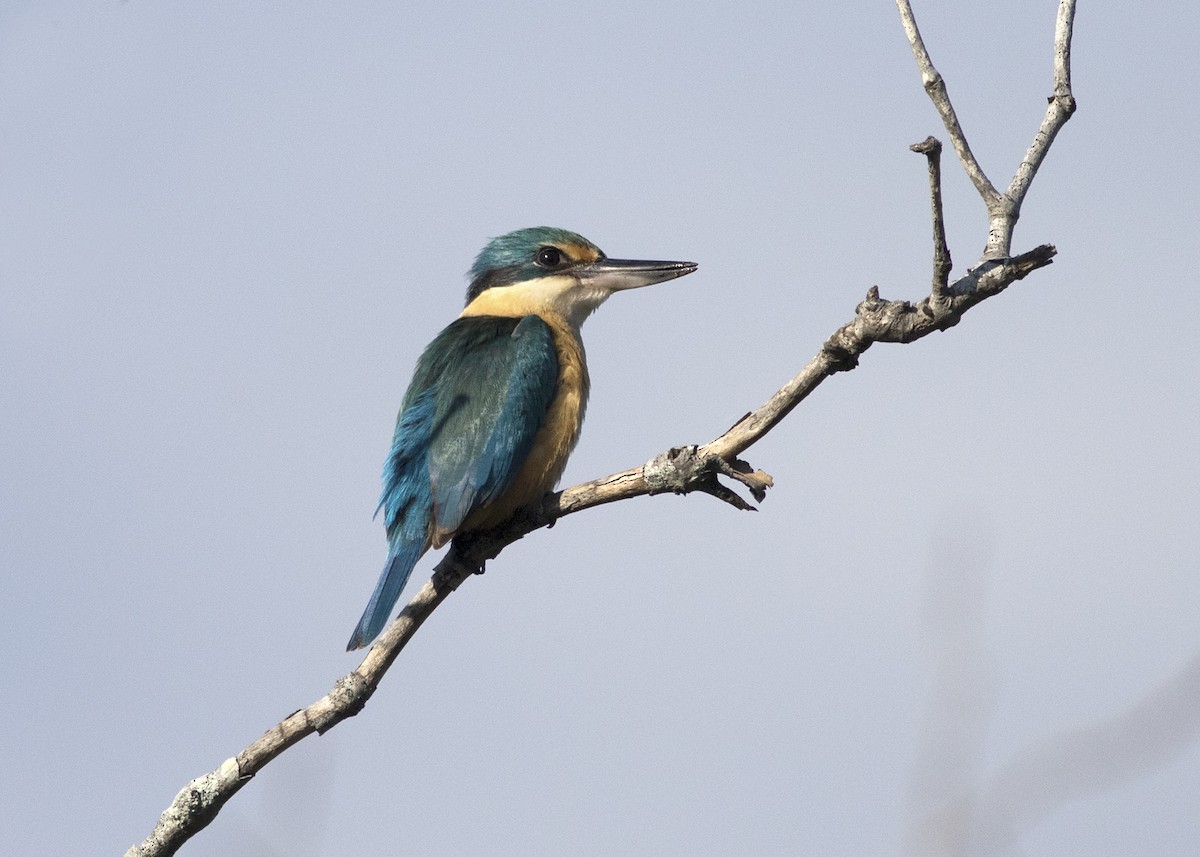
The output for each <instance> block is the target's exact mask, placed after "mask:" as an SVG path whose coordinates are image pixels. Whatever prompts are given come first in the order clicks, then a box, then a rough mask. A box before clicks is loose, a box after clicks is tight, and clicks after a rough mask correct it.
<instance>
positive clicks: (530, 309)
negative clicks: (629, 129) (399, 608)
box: [346, 226, 697, 651]
mask: <svg viewBox="0 0 1200 857" xmlns="http://www.w3.org/2000/svg"><path fill="white" fill-rule="evenodd" d="M696 268H697V265H696V264H695V263H693V262H651V261H637V260H632V259H610V258H608V257H607V256H606V255H604V253H603V252H602V251H601V250H600V248H599V247H597V246H596V245H595V244H593V243H592V242H591V241H588V240H587V239H586V238H584V237H583V236H582V235H579V234H577V233H574V232H569V231H567V230H565V229H555V228H552V227H549V226H539V227H534V228H531V229H519V230H517V231H516V232H510V233H508V234H507V235H502V236H500V237H499V238H494V239H492V241H491V242H490V243H488V245H487V246H486V247H484V248H483V250H482V251H480V253H479V255H478V257H476V259H475V264H474V265H473V266H472V267H471V270H470V271H469V272H468V274H467V276H468V279H469V281H470V285H469V286H468V288H467V301H466V307H465V308H464V309H463V311H462V312H461V313H459V316H458V318H457V319H455V320H454V321H453V322H451V324H450V325H449V327H447V328H446V329H445V330H443V331H442V332H441V333H439V334H438V335H437V337H436V338H435V339H434V340H433V342H431V343H430V344H429V346H428V347H427V348H426V349H425V351H424V353H423V354H422V355H421V357H420V359H419V360H418V361H417V368H416V371H415V372H414V373H413V378H412V381H411V382H410V383H409V385H408V391H407V392H406V393H405V394H404V400H403V403H402V404H401V406H400V414H399V416H398V417H397V418H396V431H395V434H394V435H393V437H392V447H391V450H390V451H389V452H388V455H387V459H386V460H385V461H384V465H383V492H382V495H381V496H380V500H379V507H378V508H377V509H376V515H378V514H379V513H380V512H383V521H384V524H385V526H386V527H387V538H388V555H387V561H386V562H385V563H384V566H383V573H382V574H381V575H380V576H379V582H378V583H377V584H376V586H375V591H374V592H373V593H372V594H371V600H370V601H368V602H367V608H366V610H364V611H363V615H362V618H361V619H360V620H359V622H358V627H357V628H355V629H354V634H353V635H352V636H351V637H350V642H349V644H347V646H346V650H347V651H353V650H355V649H361V648H363V647H364V646H366V645H368V644H369V643H370V642H371V641H372V640H374V639H375V637H376V636H377V635H378V634H379V632H380V631H382V630H383V627H384V625H385V624H387V620H388V616H389V615H391V612H392V608H393V607H395V605H396V601H397V600H398V599H399V598H400V593H401V592H402V591H403V589H404V585H405V584H406V583H407V582H408V578H409V575H410V574H411V573H412V570H413V566H415V565H416V564H417V561H418V560H419V559H420V558H421V557H422V556H423V555H424V554H425V552H426V551H427V550H429V549H430V548H431V547H432V548H440V547H442V546H443V545H445V544H446V543H447V542H449V541H450V540H451V539H452V538H454V536H456V535H458V534H459V533H466V532H472V531H477V530H487V529H490V528H492V527H495V526H497V525H498V524H500V523H502V522H504V521H505V520H506V519H508V517H509V516H510V515H512V513H513V512H515V511H516V510H517V509H519V508H521V507H523V506H527V505H529V504H531V503H533V502H535V501H537V500H539V499H541V497H542V496H543V495H545V494H546V493H547V492H549V491H551V490H552V489H553V488H554V486H555V485H556V484H557V483H558V480H559V477H561V476H562V473H563V469H564V468H565V467H566V464H567V457H568V456H569V455H570V454H571V450H572V449H574V447H575V442H576V441H577V440H578V439H579V430H580V428H581V426H582V425H583V415H584V411H585V410H586V408H587V398H588V387H589V380H588V370H587V361H586V358H585V356H584V350H583V340H582V339H581V338H580V334H579V330H580V327H581V326H582V325H583V322H584V320H585V319H586V318H587V317H588V316H589V315H591V314H592V313H593V312H595V310H596V308H597V307H599V306H600V304H602V303H604V301H605V300H607V299H608V297H609V296H610V295H611V294H612V293H613V292H618V291H624V290H626V289H636V288H641V287H642V286H649V285H653V284H654V283H661V282H665V281H667V280H673V279H675V278H676V277H682V276H684V275H685V274H690V273H692V272H693V271H695V270H696Z"/></svg>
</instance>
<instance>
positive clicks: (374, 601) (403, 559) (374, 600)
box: [346, 540, 425, 652]
mask: <svg viewBox="0 0 1200 857" xmlns="http://www.w3.org/2000/svg"><path fill="white" fill-rule="evenodd" d="M397 548H398V550H397V552H396V553H393V554H389V555H388V561H387V564H386V565H384V567H383V573H382V574H380V575H379V583H377V584H376V585H375V591H374V592H373V593H371V600H370V601H368V602H367V609H366V610H364V611H363V614H362V618H361V619H359V620H358V627H356V628H355V629H354V633H353V634H351V635H350V642H349V643H347V644H346V651H348V652H352V651H354V650H355V649H361V648H363V647H364V646H366V645H367V644H368V643H370V642H371V641H372V640H374V639H375V638H376V637H377V636H379V632H380V631H382V630H383V628H384V626H385V625H387V623H388V618H389V617H390V616H391V614H392V609H393V608H394V607H395V606H396V602H397V601H398V600H399V599H400V593H401V592H403V591H404V585H405V584H406V583H408V578H409V575H411V574H412V570H413V566H415V565H416V564H417V560H419V559H420V558H421V555H422V554H423V553H425V545H423V544H422V543H421V541H420V540H413V541H407V542H403V543H401V544H399V545H397Z"/></svg>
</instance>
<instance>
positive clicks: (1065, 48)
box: [1005, 0, 1075, 213]
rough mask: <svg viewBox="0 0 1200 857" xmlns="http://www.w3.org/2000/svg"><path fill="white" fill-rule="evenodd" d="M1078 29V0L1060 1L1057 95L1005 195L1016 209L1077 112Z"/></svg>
mask: <svg viewBox="0 0 1200 857" xmlns="http://www.w3.org/2000/svg"><path fill="white" fill-rule="evenodd" d="M1074 29H1075V0H1061V2H1060V3H1059V4H1058V19H1057V21H1056V23H1055V28H1054V94H1053V95H1051V96H1050V98H1049V99H1048V101H1049V105H1048V106H1047V108H1046V115H1045V116H1044V117H1043V118H1042V125H1041V127H1040V128H1038V131H1037V134H1035V135H1034V137H1033V142H1032V143H1031V144H1030V146H1029V150H1028V151H1027V152H1026V153H1025V158H1024V159H1023V160H1022V161H1021V164H1020V166H1018V167H1017V172H1016V174H1015V175H1014V176H1013V180H1012V184H1010V185H1009V187H1008V192H1007V193H1006V194H1005V196H1007V197H1008V198H1009V199H1010V200H1011V201H1012V205H1013V206H1014V209H1015V211H1016V212H1018V213H1019V212H1020V210H1021V203H1023V202H1024V201H1025V194H1026V193H1028V192H1029V185H1030V184H1031V183H1032V182H1033V177H1034V176H1035V175H1037V171H1038V168H1039V167H1041V165H1042V161H1044V160H1045V159H1046V153H1047V152H1049V151H1050V145H1051V144H1052V143H1053V142H1054V138H1055V137H1056V136H1058V132H1059V131H1060V130H1061V129H1062V127H1063V126H1064V125H1066V124H1067V120H1068V119H1070V118H1071V114H1073V113H1074V112H1075V96H1074V95H1073V94H1072V93H1071V37H1072V35H1073V32H1074Z"/></svg>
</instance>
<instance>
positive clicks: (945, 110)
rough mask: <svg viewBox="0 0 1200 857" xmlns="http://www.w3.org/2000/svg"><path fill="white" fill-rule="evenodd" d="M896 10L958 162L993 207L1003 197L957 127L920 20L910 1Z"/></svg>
mask: <svg viewBox="0 0 1200 857" xmlns="http://www.w3.org/2000/svg"><path fill="white" fill-rule="evenodd" d="M896 6H897V7H898V8H899V9H900V22H901V24H903V26H904V34H905V35H906V36H908V43H909V45H910V46H911V47H912V52H913V57H914V58H915V59H916V61H917V68H919V69H920V70H921V83H922V84H923V85H924V87H925V92H927V93H928V94H929V98H930V99H931V100H932V101H933V106H934V107H936V108H937V112H938V113H939V114H940V115H941V117H942V124H943V125H944V126H945V127H946V133H947V134H949V135H950V145H952V146H954V151H955V153H956V154H957V155H958V160H959V161H960V162H961V163H962V165H963V169H965V170H966V171H967V176H968V177H970V179H971V181H972V182H973V183H974V184H975V189H976V190H977V191H979V195H980V196H981V197H983V201H984V202H986V203H988V204H989V205H991V204H992V203H993V202H994V201H995V200H997V199H998V198H999V197H1000V194H999V192H997V190H996V188H995V186H993V185H992V183H991V181H990V180H989V179H988V177H987V175H986V174H985V173H984V171H983V167H981V166H979V161H977V160H975V154H974V153H973V152H972V151H971V147H970V145H969V144H968V143H967V137H966V135H965V134H964V133H963V129H962V126H961V125H959V124H958V116H957V115H956V114H955V112H954V105H953V104H951V103H950V95H949V94H948V93H947V92H946V81H945V80H943V79H942V76H941V74H940V73H938V70H937V69H936V68H934V67H933V60H932V59H930V57H929V51H927V50H926V49H925V42H924V40H923V39H922V38H921V31H920V30H919V29H917V19H916V18H914V17H913V11H912V6H911V5H910V4H909V2H908V0H896Z"/></svg>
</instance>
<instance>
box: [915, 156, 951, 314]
mask: <svg viewBox="0 0 1200 857" xmlns="http://www.w3.org/2000/svg"><path fill="white" fill-rule="evenodd" d="M908 148H910V149H912V150H913V151H914V152H917V153H918V154H922V155H924V156H925V158H926V160H927V162H928V164H929V206H930V208H931V209H932V212H933V291H932V292H930V294H931V295H932V296H933V297H934V298H944V297H946V296H947V294H948V291H947V289H946V286H947V284H948V283H949V282H950V271H951V269H952V268H953V267H954V263H953V262H952V261H951V259H950V248H949V247H948V246H947V244H946V222H945V220H944V219H943V215H942V143H941V141H940V140H938V139H937V138H935V137H926V138H925V139H924V140H922V141H921V142H920V143H913V144H912V145H911V146H909V147H908Z"/></svg>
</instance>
